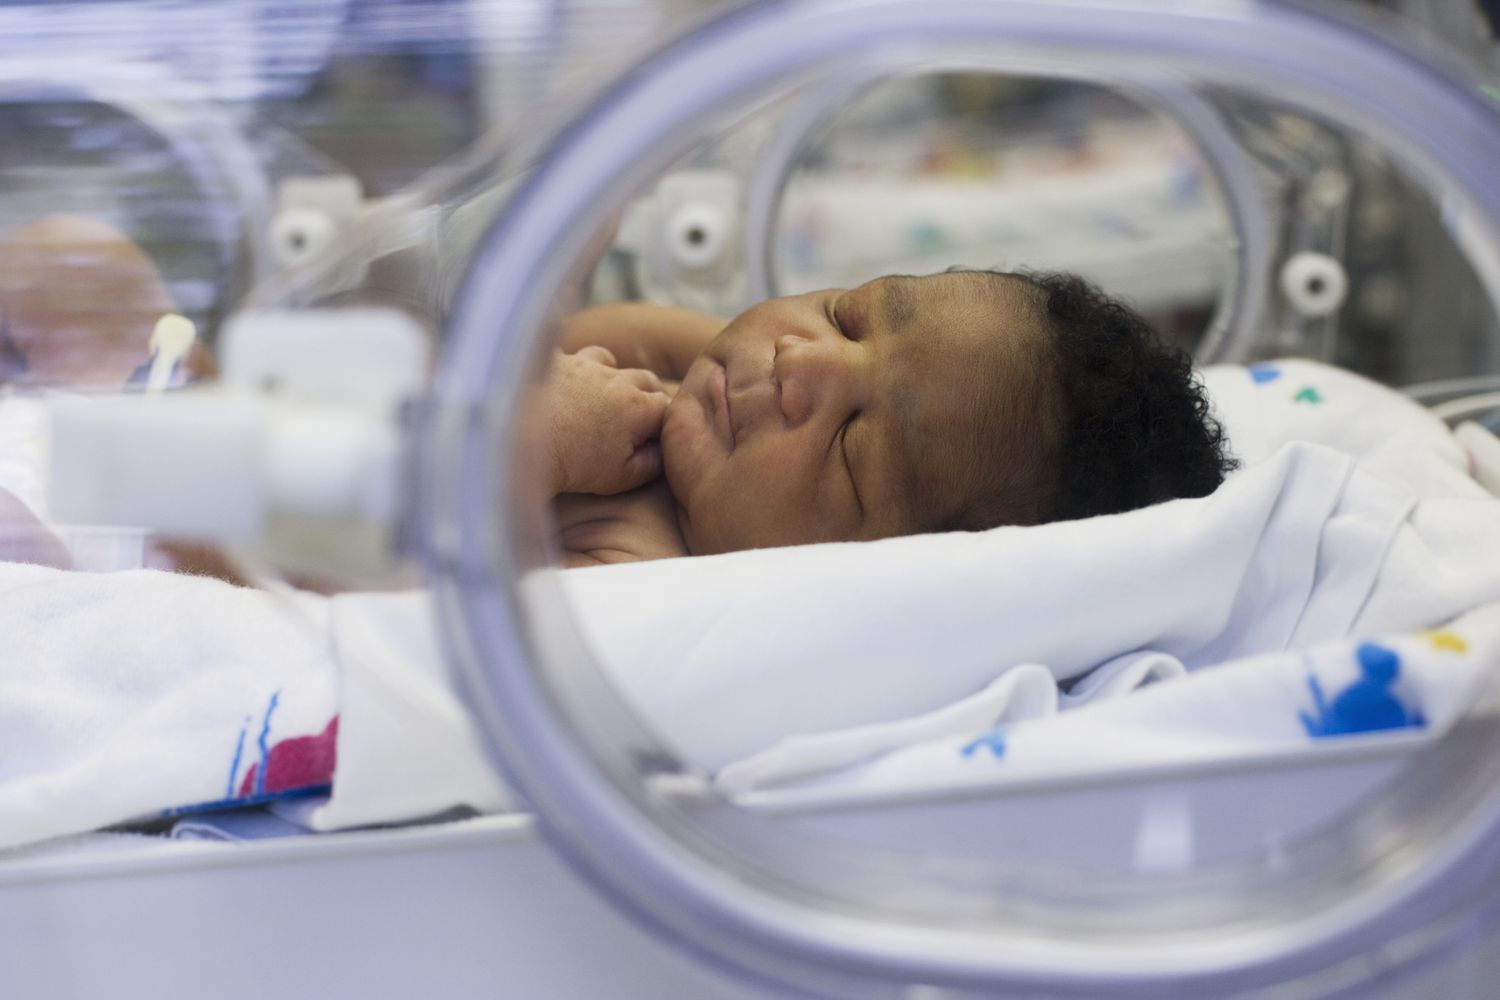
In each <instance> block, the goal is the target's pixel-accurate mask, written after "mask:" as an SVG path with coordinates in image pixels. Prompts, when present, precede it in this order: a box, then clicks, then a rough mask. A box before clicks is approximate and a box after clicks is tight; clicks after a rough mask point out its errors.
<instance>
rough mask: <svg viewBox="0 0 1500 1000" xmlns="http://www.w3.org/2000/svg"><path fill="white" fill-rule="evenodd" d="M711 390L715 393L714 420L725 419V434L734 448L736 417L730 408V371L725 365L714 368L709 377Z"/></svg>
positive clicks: (730, 445) (731, 447)
mask: <svg viewBox="0 0 1500 1000" xmlns="http://www.w3.org/2000/svg"><path fill="white" fill-rule="evenodd" d="M708 385H709V392H710V393H711V394H712V395H713V401H714V406H713V409H714V420H715V421H716V422H717V421H719V420H722V421H723V427H724V436H725V437H726V438H728V439H729V440H728V443H729V447H730V449H731V450H732V449H733V448H734V445H735V433H734V418H733V414H732V412H731V411H730V409H729V372H728V370H727V369H725V367H724V366H723V365H720V366H719V367H718V368H716V369H714V373H713V375H712V376H711V377H710V378H709V382H708Z"/></svg>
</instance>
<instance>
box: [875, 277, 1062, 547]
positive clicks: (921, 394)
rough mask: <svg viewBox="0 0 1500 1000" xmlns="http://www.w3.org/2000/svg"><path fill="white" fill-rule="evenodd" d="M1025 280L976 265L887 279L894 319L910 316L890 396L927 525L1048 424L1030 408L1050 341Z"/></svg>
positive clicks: (914, 495)
mask: <svg viewBox="0 0 1500 1000" xmlns="http://www.w3.org/2000/svg"><path fill="white" fill-rule="evenodd" d="M1028 284H1029V283H1027V282H1025V281H1024V279H1020V278H1016V277H1014V276H1010V275H997V274H989V273H974V272H962V273H945V274H939V275H932V276H928V277H922V278H910V277H907V278H893V279H885V280H884V281H883V288H882V291H883V292H884V293H885V296H886V297H887V299H888V305H887V311H888V313H889V314H890V317H891V318H893V319H894V318H895V317H896V316H898V315H899V314H900V313H903V312H904V313H907V314H908V316H907V321H906V323H905V324H904V327H905V329H904V330H903V331H902V333H903V334H904V338H903V350H901V351H900V352H899V355H900V356H899V357H898V358H895V359H893V360H895V362H896V363H895V366H894V370H893V371H892V372H891V373H890V381H889V383H888V385H889V394H888V400H889V402H890V405H891V407H892V411H893V414H894V415H896V416H897V417H898V421H897V423H898V426H899V427H900V428H901V435H902V440H901V441H900V442H899V444H896V447H898V448H899V450H900V451H901V452H902V453H903V458H904V462H903V464H904V465H905V467H906V468H905V470H904V475H903V479H904V480H905V490H904V492H906V493H907V495H908V499H909V501H910V504H911V506H912V507H913V510H914V513H915V515H916V517H917V520H918V521H919V522H921V523H924V524H931V523H933V522H935V521H940V520H942V519H943V516H944V515H945V514H946V513H947V511H948V508H951V507H953V506H954V505H955V504H957V503H959V502H961V501H962V500H963V499H965V498H966V497H967V495H968V494H969V493H971V492H973V490H974V489H975V488H977V487H978V485H979V484H980V483H982V482H985V481H989V480H991V479H992V478H993V476H994V475H995V474H996V473H997V471H998V470H997V466H998V465H999V464H1001V463H1003V462H1004V461H1005V456H1006V455H1007V454H1011V453H1020V452H1025V451H1030V450H1031V449H1029V448H1026V447H1024V443H1025V442H1024V439H1025V438H1026V437H1027V436H1028V435H1031V434H1033V433H1038V432H1040V430H1041V428H1040V427H1037V426H1032V425H1033V424H1035V423H1036V420H1035V416H1036V414H1033V413H1032V412H1031V411H1032V410H1034V409H1035V408H1036V405H1037V404H1038V403H1039V402H1040V400H1037V399H1034V398H1032V397H1033V395H1034V391H1035V390H1037V389H1038V388H1039V385H1040V382H1041V381H1043V380H1042V379H1040V378H1039V377H1038V376H1039V375H1040V371H1039V368H1040V366H1041V365H1042V364H1043V361H1042V355H1043V354H1044V351H1043V350H1042V346H1043V345H1044V343H1045V339H1044V336H1043V334H1042V326H1041V323H1040V320H1039V314H1038V311H1037V309H1036V304H1035V302H1034V300H1033V299H1032V298H1031V296H1030V294H1029V289H1028V287H1027V286H1028ZM1018 446H1020V447H1018Z"/></svg>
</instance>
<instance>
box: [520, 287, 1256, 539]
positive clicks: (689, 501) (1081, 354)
mask: <svg viewBox="0 0 1500 1000" xmlns="http://www.w3.org/2000/svg"><path fill="white" fill-rule="evenodd" d="M563 351H564V352H571V353H561V354H559V355H557V356H556V357H555V359H554V365H553V368H552V370H551V373H550V375H549V380H548V387H547V389H548V391H547V413H548V417H547V419H548V428H549V432H550V436H551V442H552V449H551V457H552V466H553V472H554V475H553V480H552V484H551V485H552V493H553V495H554V496H555V497H556V502H555V511H556V514H557V521H558V528H559V541H560V545H561V548H562V550H563V552H564V553H565V562H566V564H567V565H569V566H584V565H592V564H597V563H608V562H627V561H632V560H641V559H659V558H665V557H668V556H682V555H701V554H708V553H716V552H729V551H735V550H739V549H749V548H761V547H767V546H777V545H797V544H805V543H810V542H829V541H854V540H861V539H875V538H886V537H891V536H895V535H906V534H914V533H919V532H929V531H953V530H969V531H977V530H982V529H985V528H990V527H995V526H998V525H1005V524H1015V525H1026V524H1040V523H1044V522H1047V521H1056V520H1064V519H1070V518H1080V517H1089V516H1092V515H1096V514H1108V513H1116V512H1120V511H1126V510H1131V509H1134V508H1137V507H1143V506H1146V505H1149V504H1153V503H1158V502H1161V501H1165V500H1170V499H1174V498H1178V497H1195V496H1204V495H1206V494H1208V493H1210V492H1212V491H1213V490H1214V489H1215V488H1216V487H1217V486H1218V485H1219V483H1220V482H1221V481H1222V479H1223V477H1224V475H1225V473H1226V472H1228V471H1229V470H1230V469H1231V468H1233V464H1234V463H1233V461H1232V460H1231V459H1230V458H1229V457H1228V456H1227V455H1226V453H1225V447H1224V445H1225V442H1224V438H1223V433H1222V430H1221V428H1220V427H1219V425H1218V424H1217V423H1216V422H1215V421H1214V420H1213V419H1212V418H1211V417H1210V416H1209V414H1208V401H1207V398H1206V397H1205V395H1204V393H1203V390H1202V387H1201V385H1200V384H1199V383H1198V382H1197V380H1196V379H1195V378H1194V376H1193V373H1192V370H1191V367H1190V365H1189V361H1188V359H1187V358H1186V356H1185V355H1183V353H1182V352H1180V351H1178V350H1176V349H1175V348H1171V347H1168V346H1166V345H1164V344H1162V343H1161V342H1159V341H1158V340H1157V338H1156V336H1155V335H1154V333H1153V332H1152V330H1151V329H1150V327H1149V326H1148V325H1147V324H1146V322H1145V321H1144V320H1143V319H1142V318H1141V317H1140V316H1138V315H1137V314H1136V313H1134V312H1133V311H1132V310H1130V309H1129V308H1128V307H1126V306H1124V305H1122V304H1121V303H1119V302H1117V301H1115V300H1113V299H1110V298H1108V297H1107V296H1105V295H1104V294H1103V293H1101V292H1099V291H1098V290H1097V289H1095V288H1093V287H1092V286H1090V285H1088V284H1087V283H1085V282H1084V281H1082V280H1081V279H1079V278H1076V277H1073V276H1071V275H1022V274H999V273H991V272H981V271H962V272H949V273H945V274H938V275H933V276H930V277H924V278H911V277H900V276H891V277H884V278H879V279H877V280H875V281H872V282H869V283H868V284H865V285H861V286H860V287H858V288H855V289H851V290H841V289H835V290H831V291H822V292H812V293H809V294H806V295H798V296H792V297H789V298H781V299H773V300H770V301H768V302H763V303H761V304H760V305H757V306H755V307H753V308H751V309H749V310H747V311H746V312H744V313H742V314H740V315H739V316H737V317H736V318H735V319H733V320H732V321H730V322H729V323H728V324H727V325H723V324H722V323H721V322H720V321H718V320H714V319H712V318H709V317H706V316H701V315H698V314H696V313H690V312H686V311H683V310H677V309H667V308H660V307H652V306H644V305H638V304H629V305H616V306H604V307H599V308H596V309H592V310H585V311H584V312H582V313H580V314H578V315H577V316H575V317H574V318H573V320H572V321H571V322H570V324H569V325H568V327H567V328H566V330H565V331H564V334H563Z"/></svg>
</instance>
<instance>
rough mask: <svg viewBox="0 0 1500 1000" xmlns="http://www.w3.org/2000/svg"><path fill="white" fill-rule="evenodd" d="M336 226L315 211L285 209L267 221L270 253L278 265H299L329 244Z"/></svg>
mask: <svg viewBox="0 0 1500 1000" xmlns="http://www.w3.org/2000/svg"><path fill="white" fill-rule="evenodd" d="M337 236H338V224H337V223H335V222H334V221H333V218H332V217H331V216H330V215H329V214H328V213H327V212H324V211H321V210H320V209H316V208H288V209H283V210H282V211H280V212H277V213H276V217H275V218H274V219H272V220H271V252H272V253H273V254H275V255H276V261H277V263H279V264H282V265H287V266H290V265H296V264H300V263H302V262H303V261H305V260H307V259H308V258H310V257H312V256H313V255H314V254H316V253H318V252H320V251H322V250H323V249H325V248H326V247H328V246H329V245H331V244H332V243H333V241H334V239H335V238H336V237H337Z"/></svg>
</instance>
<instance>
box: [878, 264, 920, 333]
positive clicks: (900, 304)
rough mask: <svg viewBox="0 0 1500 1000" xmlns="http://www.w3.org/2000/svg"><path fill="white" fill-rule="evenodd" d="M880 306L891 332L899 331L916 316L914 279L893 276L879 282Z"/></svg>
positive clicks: (908, 324)
mask: <svg viewBox="0 0 1500 1000" xmlns="http://www.w3.org/2000/svg"><path fill="white" fill-rule="evenodd" d="M880 291H881V295H880V306H881V309H882V310H883V311H884V312H885V322H886V326H888V327H889V328H890V331H891V332H892V333H901V332H903V331H904V330H905V328H906V327H908V326H910V325H911V322H912V320H914V319H916V316H917V296H916V281H915V279H912V278H907V277H893V278H889V279H887V280H886V281H884V282H881V289H880Z"/></svg>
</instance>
